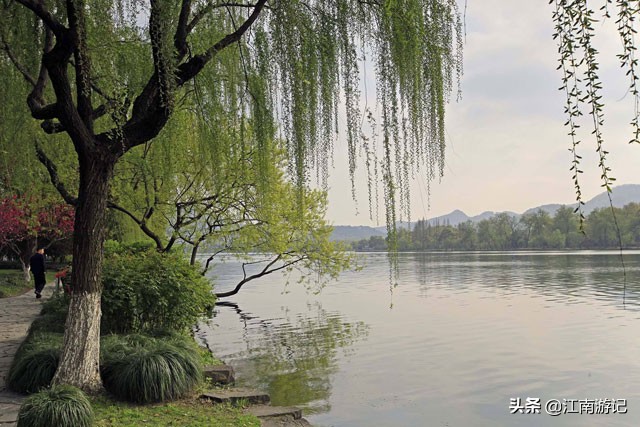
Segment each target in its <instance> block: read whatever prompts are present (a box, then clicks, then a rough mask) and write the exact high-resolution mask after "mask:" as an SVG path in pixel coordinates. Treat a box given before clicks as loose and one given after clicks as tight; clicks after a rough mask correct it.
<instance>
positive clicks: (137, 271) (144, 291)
mask: <svg viewBox="0 0 640 427" xmlns="http://www.w3.org/2000/svg"><path fill="white" fill-rule="evenodd" d="M103 285H104V289H103V293H102V333H103V334H105V333H130V332H145V331H150V330H154V329H163V328H164V329H173V330H177V331H184V330H188V329H189V328H191V327H192V326H193V325H194V324H195V323H196V322H197V321H198V319H200V318H202V317H205V316H210V315H211V312H212V310H213V306H214V303H215V296H214V295H213V293H212V289H211V284H210V283H209V282H208V281H207V280H206V279H205V278H204V277H202V276H201V275H200V274H199V272H198V271H197V270H196V269H195V268H194V267H192V266H191V265H189V263H188V262H186V261H185V260H184V259H183V258H182V257H181V256H180V255H174V254H160V253H158V252H156V251H154V250H151V251H148V250H147V251H125V250H123V249H122V248H119V249H118V251H116V252H112V253H108V254H107V257H106V259H105V264H104V273H103Z"/></svg>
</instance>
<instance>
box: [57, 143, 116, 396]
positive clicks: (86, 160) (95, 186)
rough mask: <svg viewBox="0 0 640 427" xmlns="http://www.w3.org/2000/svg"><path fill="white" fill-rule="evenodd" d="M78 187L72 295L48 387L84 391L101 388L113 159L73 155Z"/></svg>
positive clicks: (109, 156) (109, 157)
mask: <svg viewBox="0 0 640 427" xmlns="http://www.w3.org/2000/svg"><path fill="white" fill-rule="evenodd" d="M79 157H80V162H79V163H80V187H79V193H78V204H77V206H76V216H75V224H74V239H73V263H72V269H73V270H72V271H73V295H72V298H71V304H70V307H69V315H68V316H67V322H66V325H65V333H64V346H63V351H62V355H61V358H60V364H59V366H58V370H57V371H56V374H55V377H54V378H53V383H54V384H70V385H74V386H76V387H79V388H81V389H82V390H84V391H85V392H88V393H96V392H98V391H100V390H101V389H102V380H101V378H100V365H99V363H100V317H101V310H100V299H101V296H102V260H103V246H104V238H105V230H106V208H107V200H108V195H109V182H110V179H111V176H112V174H113V167H114V165H115V162H116V159H115V158H114V157H113V156H111V155H109V154H108V153H105V152H98V151H97V152H92V153H79Z"/></svg>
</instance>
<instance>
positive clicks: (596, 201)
mask: <svg viewBox="0 0 640 427" xmlns="http://www.w3.org/2000/svg"><path fill="white" fill-rule="evenodd" d="M611 199H612V201H613V206H615V207H617V208H621V207H623V206H625V205H628V204H629V203H634V202H635V203H640V185H638V184H625V185H620V186H617V187H615V188H614V189H613V191H612V193H611ZM561 206H569V207H572V208H575V207H576V206H577V204H576V203H571V204H566V205H562V204H558V203H554V204H546V205H540V206H536V207H534V208H530V209H527V210H526V211H524V212H523V214H528V213H534V212H537V211H538V210H543V211H545V212H547V213H548V214H549V215H555V213H556V211H557V210H558V209H559V208H560V207H561ZM608 206H609V198H608V196H607V193H606V192H602V193H600V194H598V195H597V196H595V197H594V198H592V199H591V200H589V201H587V202H585V204H584V206H583V212H584V214H585V215H588V214H589V213H590V212H592V211H594V210H596V209H601V208H606V207H608ZM499 213H503V212H492V211H486V212H483V213H481V214H480V215H476V216H472V217H470V216H468V215H467V214H465V213H464V212H462V211H461V210H459V209H456V210H454V211H453V212H451V213H448V214H446V215H441V216H438V217H435V218H431V219H429V224H431V225H436V224H439V225H447V224H448V225H451V226H454V227H455V226H456V225H458V224H462V223H463V222H467V221H471V222H473V223H478V222H480V221H483V220H485V219H489V218H492V217H494V216H495V215H498V214H499ZM504 213H507V214H509V215H511V216H515V217H517V218H519V217H520V216H521V215H522V214H518V213H515V212H510V211H506V212H504ZM414 224H415V222H412V223H409V224H408V223H406V222H404V223H398V227H402V228H408V227H411V228H413V226H414ZM386 234H387V229H386V227H384V226H383V227H368V226H349V225H336V226H334V229H333V234H332V235H331V240H347V241H351V240H362V239H368V238H369V237H371V236H386Z"/></svg>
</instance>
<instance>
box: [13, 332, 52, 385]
mask: <svg viewBox="0 0 640 427" xmlns="http://www.w3.org/2000/svg"><path fill="white" fill-rule="evenodd" d="M61 346H62V335H61V334H54V333H34V334H32V335H31V336H30V337H29V339H28V340H26V341H25V342H24V343H23V345H22V346H20V348H19V349H18V352H17V353H16V355H15V357H14V359H13V363H12V364H11V367H10V369H9V374H8V375H7V385H8V386H9V388H10V389H11V390H13V391H16V392H18V393H35V392H37V391H39V390H40V389H42V388H45V387H48V386H49V384H51V380H52V379H53V375H54V374H55V373H56V369H57V368H58V363H59V361H60V349H61Z"/></svg>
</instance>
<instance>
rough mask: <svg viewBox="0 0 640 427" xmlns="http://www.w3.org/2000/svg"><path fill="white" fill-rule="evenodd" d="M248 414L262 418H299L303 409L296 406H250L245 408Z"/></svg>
mask: <svg viewBox="0 0 640 427" xmlns="http://www.w3.org/2000/svg"><path fill="white" fill-rule="evenodd" d="M244 412H245V413H246V414H250V415H254V416H256V417H258V418H260V419H265V418H288V419H292V420H299V419H300V418H302V410H300V408H296V407H294V406H268V405H256V406H250V407H248V408H246V409H245V410H244Z"/></svg>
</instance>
